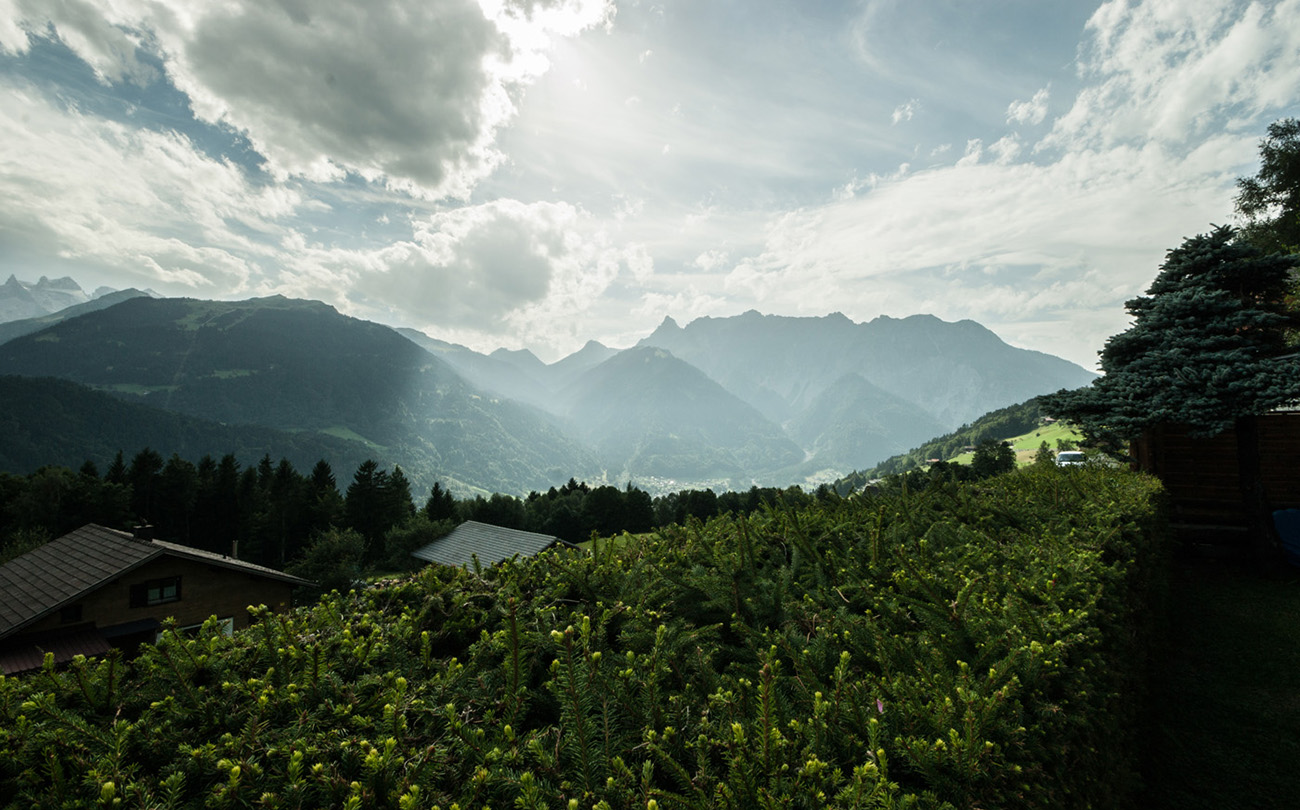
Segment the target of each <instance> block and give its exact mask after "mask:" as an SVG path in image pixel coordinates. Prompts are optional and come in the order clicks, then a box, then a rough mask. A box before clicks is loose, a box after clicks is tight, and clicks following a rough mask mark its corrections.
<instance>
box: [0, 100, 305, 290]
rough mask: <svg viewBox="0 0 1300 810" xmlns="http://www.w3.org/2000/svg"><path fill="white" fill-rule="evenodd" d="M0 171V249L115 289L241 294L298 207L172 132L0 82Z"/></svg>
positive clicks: (288, 192)
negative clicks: (50, 262) (87, 111)
mask: <svg viewBox="0 0 1300 810" xmlns="http://www.w3.org/2000/svg"><path fill="white" fill-rule="evenodd" d="M0 166H4V167H5V168H4V171H3V172H0V248H3V249H0V253H6V252H8V253H10V255H18V254H20V253H27V252H29V251H30V252H38V251H37V248H38V247H39V253H42V254H45V255H46V256H47V257H48V256H50V255H51V254H56V255H57V258H58V260H60V261H64V262H69V263H74V264H76V265H77V266H78V267H79V268H81V270H79V271H78V275H79V276H83V277H84V275H85V274H86V273H89V274H91V275H93V276H100V277H102V276H103V274H105V273H109V272H111V273H112V274H114V276H115V277H116V282H117V283H116V286H128V285H133V286H141V287H144V286H153V287H155V288H157V289H159V290H160V291H167V290H170V291H172V292H174V293H176V292H180V291H182V290H187V291H189V292H190V294H195V293H207V294H218V295H220V294H226V293H238V292H240V291H246V290H248V289H249V288H250V285H251V284H252V283H254V281H255V277H256V275H257V272H258V270H257V265H258V261H259V259H260V258H261V257H265V256H266V255H268V254H269V253H271V252H272V251H273V250H274V248H273V247H271V246H272V245H273V244H274V243H275V242H276V241H278V240H279V239H280V238H281V236H282V232H283V226H282V225H281V220H283V219H284V218H285V217H289V216H291V215H293V214H294V213H295V211H296V210H297V208H298V207H299V205H300V204H301V198H300V196H299V194H298V193H297V192H296V191H294V190H293V189H289V188H282V187H267V188H255V187H252V186H250V185H249V184H248V182H247V181H246V179H245V178H244V176H243V175H242V173H241V172H240V171H239V170H238V169H237V168H235V167H234V166H232V165H230V164H228V163H224V162H219V161H215V160H212V159H210V158H207V157H205V156H203V155H201V154H200V153H198V152H197V151H196V150H195V149H194V148H193V145H192V144H191V143H190V142H189V141H188V140H187V139H186V138H184V137H182V136H180V135H176V134H174V133H156V132H150V131H147V130H132V129H130V128H128V127H125V126H123V125H121V124H116V123H112V122H106V121H103V120H100V119H95V118H91V117H88V116H84V115H81V114H78V113H76V112H65V111H62V110H56V109H54V108H53V107H51V106H50V105H49V104H48V103H47V102H46V101H45V100H43V99H42V98H40V97H39V96H37V95H35V94H33V93H31V92H29V91H26V90H23V89H20V88H15V87H11V86H6V85H3V84H0ZM35 240H40V241H41V243H42V244H41V245H39V246H37V245H35V244H34V241H35Z"/></svg>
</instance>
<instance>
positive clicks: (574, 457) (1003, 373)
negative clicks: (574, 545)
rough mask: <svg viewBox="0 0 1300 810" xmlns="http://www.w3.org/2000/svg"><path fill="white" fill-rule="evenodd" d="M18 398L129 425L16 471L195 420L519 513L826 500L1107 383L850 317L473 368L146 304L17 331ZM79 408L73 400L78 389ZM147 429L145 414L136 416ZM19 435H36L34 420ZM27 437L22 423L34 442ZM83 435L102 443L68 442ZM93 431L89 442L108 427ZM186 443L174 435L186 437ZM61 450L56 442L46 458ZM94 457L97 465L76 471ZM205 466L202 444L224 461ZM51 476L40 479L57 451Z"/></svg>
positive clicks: (86, 421) (62, 439) (31, 454)
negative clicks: (565, 498) (572, 502)
mask: <svg viewBox="0 0 1300 810" xmlns="http://www.w3.org/2000/svg"><path fill="white" fill-rule="evenodd" d="M0 375H7V376H6V379H5V384H6V386H7V390H9V391H10V394H9V396H11V397H21V394H19V393H18V391H19V389H21V388H23V387H24V386H30V385H32V383H31V382H30V381H31V380H35V379H40V378H56V379H59V380H62V381H64V383H65V384H68V385H75V386H83V387H84V388H85V389H87V390H88V393H87V394H85V395H79V396H70V397H69V396H65V397H64V399H66V400H67V401H68V402H69V403H70V404H68V405H67V406H66V407H65V408H63V409H62V411H63V412H64V416H65V417H66V416H67V414H66V411H67V410H68V409H75V408H77V407H79V406H78V405H77V404H76V403H85V404H84V407H86V408H89V409H92V410H93V409H95V408H98V409H99V410H103V408H102V407H100V406H96V405H94V404H92V403H94V402H95V400H94V397H92V396H91V394H90V393H89V392H99V393H100V394H101V395H110V396H112V397H113V398H115V401H116V402H117V403H119V404H118V405H117V406H116V408H115V410H118V411H123V415H120V416H118V417H115V418H114V419H113V420H103V419H99V420H96V419H93V418H92V417H91V416H90V415H89V413H87V414H85V415H83V416H82V417H80V418H65V419H64V421H63V423H62V424H60V425H58V426H57V427H56V426H55V425H54V424H53V423H51V424H49V425H42V421H43V419H42V416H41V414H39V413H32V412H30V410H29V411H25V412H24V411H22V409H15V410H14V411H11V412H10V414H9V416H8V421H9V422H10V423H11V427H12V430H11V431H10V432H9V434H8V435H9V436H10V437H11V438H8V439H5V440H4V441H5V442H6V443H7V445H12V444H13V443H14V442H15V439H14V438H13V437H16V436H24V437H26V439H25V440H24V441H25V443H26V444H25V449H23V450H22V451H21V452H20V451H19V450H18V449H17V448H16V447H13V446H7V445H6V444H0V461H2V462H3V463H5V464H8V465H10V466H11V469H12V471H13V472H20V473H21V472H27V471H28V469H27V468H26V467H25V466H24V465H31V464H37V463H56V464H64V465H67V466H71V467H75V466H77V465H79V464H80V463H81V461H83V460H86V459H89V460H92V461H94V462H96V463H99V464H105V463H107V461H108V458H106V455H107V456H111V454H112V453H113V452H116V451H117V450H123V451H125V452H127V453H131V452H134V451H135V450H138V449H139V447H140V442H141V441H142V440H143V441H144V442H145V443H146V444H149V445H150V446H153V447H155V449H158V450H160V451H162V452H164V453H165V454H170V453H171V452H187V453H190V454H193V452H194V449H195V448H196V447H198V445H196V444H194V443H192V442H191V443H190V444H188V445H184V446H178V445H177V439H176V437H175V436H174V435H169V434H167V433H166V431H161V432H159V433H157V434H156V436H154V437H151V436H149V435H148V431H145V433H144V434H142V433H141V432H140V431H138V430H120V431H119V429H118V428H117V427H116V425H118V424H123V425H125V424H128V423H137V424H141V425H148V424H151V423H156V424H158V425H159V427H160V428H161V427H162V425H163V424H165V423H166V422H167V420H161V419H157V418H154V417H150V416H147V415H143V414H147V413H150V412H153V413H156V412H158V411H162V412H165V413H167V414H171V415H172V416H171V417H170V418H171V419H173V420H175V419H184V420H189V423H188V424H190V425H191V427H189V428H187V429H188V430H189V431H190V432H191V433H192V434H193V433H195V432H198V433H203V432H205V431H206V432H208V433H209V434H211V435H216V434H220V433H222V432H223V431H224V432H225V433H226V434H229V433H230V432H232V431H238V430H248V431H257V432H258V436H259V438H258V439H257V440H256V441H253V442H240V443H232V444H229V445H228V447H237V446H238V447H242V446H247V447H248V448H249V449H250V450H253V451H254V452H257V453H258V455H257V456H255V457H249V458H242V459H241V461H243V462H244V463H254V462H255V461H256V460H257V459H258V458H260V456H261V455H263V454H269V455H271V456H272V457H281V456H283V457H286V458H291V460H292V461H293V462H294V463H295V464H298V465H300V466H310V463H311V462H310V460H308V459H306V458H304V456H303V454H304V453H312V452H320V453H322V456H321V457H328V458H330V460H331V461H332V462H333V463H335V464H336V465H337V466H339V467H340V468H344V467H350V466H352V464H353V462H354V461H355V460H356V459H365V458H373V459H374V460H376V461H377V462H378V463H380V464H381V465H384V466H386V467H390V466H400V467H401V468H402V469H403V470H404V472H405V473H406V474H407V475H408V476H409V477H410V478H411V480H412V482H413V483H414V484H415V486H416V487H417V489H420V490H427V488H428V487H429V486H430V485H432V483H433V482H435V481H440V482H442V483H443V484H444V486H447V487H448V488H450V489H451V490H453V491H455V492H456V493H457V494H459V495H465V496H472V495H474V494H489V493H492V492H504V493H510V494H523V493H526V492H529V491H532V490H545V489H547V488H548V487H551V486H555V485H558V484H562V483H563V482H564V481H566V480H568V479H569V478H571V477H575V476H576V477H578V478H581V479H584V480H588V481H592V482H598V483H608V484H614V485H622V484H625V483H628V482H632V483H634V484H635V485H636V486H638V487H640V488H642V489H645V490H647V491H650V492H651V493H652V494H663V493H665V492H670V491H677V490H680V489H684V488H711V489H715V490H717V491H724V490H747V489H749V488H750V487H752V486H787V485H792V484H794V485H800V486H812V487H815V486H817V485H818V484H821V483H827V482H831V481H834V480H836V479H838V478H841V477H843V476H845V475H847V474H849V473H851V472H853V471H855V470H862V469H868V468H870V467H872V466H873V465H875V464H877V463H879V462H881V461H882V460H884V459H886V458H888V457H890V456H893V455H896V454H899V453H905V452H907V451H908V450H910V449H911V448H914V447H917V446H919V445H920V444H921V443H922V442H925V441H927V440H929V439H931V438H932V437H934V436H937V435H942V434H943V433H945V432H947V431H950V430H953V429H955V428H957V427H959V426H960V425H962V424H965V423H968V422H970V421H971V420H974V419H977V418H979V417H980V416H982V415H983V414H984V413H986V412H987V411H991V410H995V409H996V408H999V407H1005V406H1007V405H1010V404H1013V403H1017V402H1021V401H1024V400H1026V399H1028V398H1030V397H1033V396H1035V395H1038V394H1042V393H1047V392H1051V391H1055V390H1058V389H1060V388H1074V387H1078V386H1082V385H1085V384H1087V383H1088V382H1089V381H1090V380H1091V379H1092V378H1093V377H1094V375H1093V374H1091V372H1088V371H1086V370H1084V369H1082V368H1080V367H1079V366H1076V365H1074V364H1072V363H1068V362H1067V361H1064V360H1061V359H1059V358H1055V357H1051V356H1049V355H1045V354H1041V353H1038V352H1032V351H1027V350H1024V349H1018V348H1015V347H1012V346H1009V345H1008V344H1006V343H1005V342H1003V341H1002V340H1001V339H999V338H998V337H997V336H996V335H994V334H993V333H992V332H990V331H988V330H987V329H985V328H983V327H982V326H980V325H978V324H975V323H973V322H970V321H963V322H959V323H947V322H944V321H941V320H939V319H938V318H934V317H932V316H925V315H917V316H912V317H909V318H902V319H894V318H877V319H875V320H872V321H870V322H867V323H855V322H853V321H851V320H849V319H848V318H846V317H844V316H843V315H839V314H832V315H828V316H824V317H810V318H790V317H779V316H770V315H761V314H759V313H757V312H752V311H751V312H747V313H745V314H743V315H739V316H735V317H732V318H701V319H698V320H696V321H692V322H691V323H688V324H687V325H686V326H684V327H683V326H679V325H678V324H677V323H676V322H675V321H673V320H672V319H671V318H669V319H665V321H664V322H663V324H661V325H660V327H659V328H658V329H656V330H655V331H654V332H653V333H652V334H650V335H648V336H646V337H645V338H643V339H641V340H640V341H639V342H638V343H637V344H636V345H635V346H633V347H630V348H628V349H624V350H618V349H615V348H611V347H607V346H604V345H602V344H600V343H598V342H596V341H590V342H588V343H587V344H586V345H585V346H584V347H583V348H582V349H581V350H580V351H578V352H575V353H574V354H572V355H569V356H568V357H565V358H562V359H560V360H558V361H556V362H554V363H550V364H547V363H543V362H542V361H541V360H539V359H538V358H537V357H536V356H535V355H533V354H532V353H531V352H528V351H527V350H518V351H508V350H498V351H496V352H493V353H491V354H482V353H479V352H475V351H473V350H471V349H469V348H466V347H464V346H460V345H457V344H452V343H447V342H445V341H440V340H437V339H435V338H432V337H429V336H428V335H424V334H423V333H420V332H417V331H414V330H410V329H400V330H394V329H392V328H389V327H387V326H384V325H381V324H377V323H373V322H368V321H362V320H358V319H356V318H351V317H348V316H345V315H343V314H341V313H339V312H338V311H337V310H335V309H334V308H332V307H330V306H327V305H325V304H322V303H320V302H315V301H305V300H295V299H289V298H284V297H280V296H273V297H270V298H261V299H249V300H245V301H203V300H198V299H163V298H156V297H152V296H149V295H146V294H143V293H137V292H135V291H126V292H123V293H105V294H103V295H101V296H100V297H99V298H97V299H95V300H92V301H82V302H79V303H77V304H74V305H73V306H72V307H71V308H65V309H64V310H59V311H56V312H54V313H46V314H44V315H41V316H40V317H38V318H35V319H17V320H11V321H9V322H7V323H0ZM65 390H71V389H65ZM131 408H147V409H152V410H151V411H141V412H140V414H141V415H138V416H134V417H132V416H127V415H125V414H126V413H127V412H129V411H130V409H131ZM20 414H21V415H20ZM20 420H21V424H19V421H20ZM73 425H81V426H83V427H84V428H85V429H87V430H88V431H89V433H91V434H93V436H90V435H88V436H87V437H86V440H85V441H82V442H78V441H71V440H69V439H70V438H71V434H73V433H75V432H76V430H77V428H75V427H73ZM91 425H93V428H92V427H90V426H91ZM170 429H171V430H172V432H173V433H174V432H175V428H170ZM42 437H44V438H42ZM78 446H82V447H84V448H85V449H84V450H83V451H81V452H82V454H83V455H81V456H79V457H71V455H70V454H75V453H76V452H77V450H76V449H75V448H76V447H78ZM208 446H209V445H203V447H205V448H206V447H208ZM42 447H44V448H47V449H48V453H49V454H50V455H48V456H46V457H41V458H38V457H39V456H40V455H41V450H40V448H42Z"/></svg>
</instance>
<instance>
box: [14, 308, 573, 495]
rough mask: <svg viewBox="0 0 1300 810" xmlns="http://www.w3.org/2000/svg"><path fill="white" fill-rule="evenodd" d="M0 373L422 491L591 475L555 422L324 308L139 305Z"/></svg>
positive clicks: (71, 331) (20, 351)
mask: <svg viewBox="0 0 1300 810" xmlns="http://www.w3.org/2000/svg"><path fill="white" fill-rule="evenodd" d="M0 373H3V374H16V375H23V376H57V377H60V378H63V379H67V380H71V381H73V382H77V383H81V384H84V385H88V386H92V387H95V388H98V389H100V390H104V391H107V392H110V393H113V394H114V395H116V396H118V397H119V398H123V399H125V400H127V401H132V402H137V403H141V404H145V405H150V406H153V407H157V408H162V409H165V410H169V411H174V412H177V413H182V414H185V415H187V416H191V417H197V418H201V419H206V420H209V421H215V422H221V423H225V424H233V425H256V426H259V427H261V428H273V429H276V430H281V431H295V432H305V433H308V434H314V435H317V436H327V437H333V438H336V439H341V440H343V441H345V442H348V443H351V444H352V446H353V448H354V449H353V451H352V453H350V454H349V455H348V457H345V458H339V459H337V460H336V463H345V462H346V460H347V458H355V457H356V455H357V454H364V456H363V457H365V456H370V457H378V458H380V459H382V460H383V461H384V462H385V463H386V464H387V465H401V466H402V467H403V468H404V469H405V470H406V471H407V473H408V474H409V475H410V476H412V477H413V479H415V480H417V481H419V482H420V483H421V484H422V485H423V486H428V485H429V484H431V483H432V481H434V480H442V481H444V482H447V483H451V484H454V485H455V486H456V487H457V488H458V489H460V490H462V491H480V492H493V491H507V492H527V491H528V490H529V489H533V488H545V487H547V486H550V485H551V484H553V483H557V482H560V481H563V480H564V478H565V477H567V476H569V475H573V474H575V473H576V474H579V475H583V476H586V475H589V474H591V473H593V472H594V471H595V470H596V469H597V465H596V463H595V460H594V458H593V457H592V456H591V454H590V453H588V452H587V451H586V450H585V449H584V448H583V447H582V446H581V445H580V444H579V443H578V442H576V441H575V440H573V439H571V438H570V437H569V436H568V435H567V434H566V433H565V432H564V430H563V429H562V428H561V427H560V426H559V425H558V424H557V423H556V420H555V419H554V418H552V417H550V416H548V415H546V414H544V413H542V412H540V411H537V410H535V409H532V408H529V407H527V406H524V405H520V404H518V403H515V402H511V401H507V400H498V399H492V398H489V397H486V396H483V395H481V393H480V392H479V391H477V390H476V389H474V388H472V387H471V386H469V385H468V384H466V383H465V381H464V380H463V379H461V378H460V377H459V376H458V375H456V373H455V372H453V371H452V370H451V369H450V368H449V367H447V366H446V364H444V363H442V362H441V361H439V360H437V359H436V358H434V357H432V356H431V355H430V354H429V353H428V352H425V351H422V350H421V349H419V348H418V347H417V346H415V345H414V344H413V343H411V342H410V341H409V340H406V339H404V338H402V337H401V336H400V335H398V334H397V333H396V332H394V331H393V330H391V329H389V328H388V327H385V326H381V325H379V324H375V323H370V322H367V321H361V320H357V319H355V318H348V317H345V316H343V315H340V314H339V313H338V312H336V311H335V310H334V309H333V308H331V307H328V306H326V305H324V304H321V303H319V302H311V301H294V300H290V299H286V298H282V297H279V296H274V297H271V298H264V299H255V300H252V301H242V302H233V303H232V302H216V301H198V300H193V299H152V298H134V299H131V300H128V301H125V302H123V303H120V304H118V305H116V306H113V307H110V308H108V309H105V310H101V311H97V312H91V313H87V314H84V315H82V316H80V317H77V318H72V319H69V320H67V321H65V322H63V323H60V324H57V325H55V326H53V327H50V328H48V329H45V330H43V331H41V332H39V333H37V334H32V335H27V336H24V337H20V338H17V339H15V340H11V341H9V342H7V343H4V344H3V345H0ZM122 446H123V445H119V447H122ZM164 450H165V451H167V452H176V451H175V450H173V449H172V448H170V447H168V448H164Z"/></svg>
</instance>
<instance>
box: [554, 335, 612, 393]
mask: <svg viewBox="0 0 1300 810" xmlns="http://www.w3.org/2000/svg"><path fill="white" fill-rule="evenodd" d="M616 354H618V349H611V348H609V347H608V346H605V345H604V344H602V343H601V342H600V341H597V340H589V341H587V343H586V345H584V346H583V347H582V348H581V349H578V350H577V351H576V352H574V353H573V354H571V355H569V356H568V357H564V358H562V359H560V360H556V361H555V362H554V363H551V364H550V365H549V366H547V367H546V370H547V374H546V380H547V382H548V383H549V384H550V385H551V387H552V388H555V389H560V388H563V387H564V386H566V385H569V384H570V383H572V382H573V381H574V380H576V379H577V378H578V377H580V376H582V375H583V374H585V373H586V372H588V371H590V370H591V369H593V368H595V367H596V366H598V365H600V364H601V363H603V362H605V361H606V360H608V359H609V358H611V357H613V356H614V355H616Z"/></svg>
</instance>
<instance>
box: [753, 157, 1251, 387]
mask: <svg viewBox="0 0 1300 810" xmlns="http://www.w3.org/2000/svg"><path fill="white" fill-rule="evenodd" d="M999 143H1001V142H999ZM989 150H990V151H994V152H996V151H997V150H996V149H994V148H992V147H990V148H989ZM982 151H983V148H982V146H981V145H980V144H978V143H972V144H968V148H967V157H968V158H970V157H972V156H974V155H978V154H981V153H982ZM1209 151H1210V152H1211V153H1216V152H1217V150H1215V149H1210V150H1209ZM1220 156H1221V155H1218V154H1216V155H1215V158H1216V159H1217V158H1218V157H1220ZM963 161H964V162H959V164H958V165H956V166H951V167H943V168H936V169H929V170H923V171H918V172H913V173H910V174H908V175H906V176H905V177H902V178H900V179H897V180H893V181H890V182H888V183H884V184H881V185H880V186H878V187H876V188H875V189H873V190H872V191H871V192H870V193H866V194H861V195H859V196H857V197H855V198H853V199H849V200H845V201H841V202H837V203H832V204H828V205H826V206H822V207H818V208H812V209H806V210H803V211H799V212H796V213H792V214H787V215H784V216H782V217H778V218H776V219H774V220H773V221H772V223H771V224H770V226H769V232H768V234H767V237H766V244H765V246H764V248H763V250H762V251H761V252H760V253H758V254H756V255H755V256H753V257H751V258H750V259H747V260H744V261H741V262H739V263H738V264H737V266H736V268H735V269H734V270H733V271H732V272H731V273H730V274H729V276H728V280H727V283H728V287H727V289H728V290H729V291H730V292H732V293H733V294H735V295H738V296H745V297H747V298H749V299H751V300H755V301H760V302H763V307H762V308H764V309H765V311H785V312H806V313H816V312H818V311H823V312H829V311H834V310H839V311H842V312H844V313H845V314H847V315H849V316H850V317H855V318H858V319H866V318H870V317H874V316H875V315H878V314H891V315H903V314H909V312H910V311H926V312H932V313H934V314H937V315H939V316H940V317H945V318H948V319H959V318H972V319H974V320H977V321H980V322H981V323H985V324H986V325H989V326H992V327H999V328H1002V331H1004V332H1006V331H1008V327H1014V326H1015V325H1016V324H1018V323H1021V322H1039V321H1044V320H1048V319H1050V320H1069V319H1070V318H1072V317H1073V316H1072V313H1078V312H1091V313H1094V316H1093V317H1092V319H1091V320H1090V321H1089V322H1088V324H1086V325H1085V327H1084V328H1081V330H1080V331H1077V332H1070V333H1066V332H1062V333H1060V334H1056V335H1050V334H1049V335H1045V336H1044V337H1043V340H1042V342H1039V343H1037V344H1036V346H1037V347H1038V348H1042V349H1043V350H1045V351H1051V352H1053V353H1056V354H1059V355H1061V356H1064V357H1069V358H1071V359H1073V360H1075V361H1076V362H1080V363H1084V364H1088V365H1091V363H1092V361H1093V360H1094V359H1095V357H1094V353H1095V351H1096V349H1098V348H1100V346H1101V344H1102V342H1104V339H1105V337H1106V336H1108V335H1110V334H1112V333H1114V332H1115V331H1118V328H1120V327H1121V326H1122V322H1123V318H1124V315H1123V310H1122V302H1123V301H1124V300H1125V299H1126V298H1128V297H1131V296H1132V295H1133V294H1136V293H1138V292H1140V291H1141V290H1142V289H1144V288H1145V287H1146V285H1147V284H1148V283H1149V281H1150V279H1151V278H1152V277H1154V275H1155V272H1156V269H1157V267H1158V266H1159V263H1160V261H1161V260H1162V257H1163V254H1164V252H1165V250H1167V249H1168V248H1171V247H1174V246H1176V245H1177V244H1178V243H1179V242H1180V241H1181V239H1182V238H1183V237H1185V236H1190V235H1192V234H1194V233H1196V232H1197V231H1201V230H1206V229H1208V227H1209V225H1210V223H1211V221H1213V220H1214V218H1215V217H1216V216H1218V215H1220V214H1221V213H1222V212H1223V211H1224V210H1225V208H1226V205H1225V198H1224V191H1223V188H1222V186H1219V185H1216V183H1215V182H1214V180H1215V179H1217V178H1219V177H1220V174H1219V173H1220V172H1222V168H1223V167H1222V165H1221V164H1215V165H1213V167H1212V171H1213V172H1215V173H1214V174H1212V175H1210V177H1209V179H1210V182H1207V178H1206V176H1205V175H1201V174H1197V172H1199V171H1201V170H1202V169H1205V168H1210V163H1211V161H1210V160H1206V161H1204V162H1198V163H1199V165H1196V166H1192V167H1189V166H1188V165H1187V164H1186V162H1185V161H1184V160H1183V159H1182V158H1181V156H1180V155H1177V154H1175V153H1171V152H1169V151H1168V150H1166V149H1164V148H1162V147H1161V146H1159V145H1158V144H1151V145H1148V146H1146V147H1144V148H1142V149H1116V150H1111V151H1108V152H1104V153H1080V154H1072V155H1067V156H1065V157H1063V158H1062V159H1061V160H1059V161H1057V162H1056V163H1053V164H1049V165H1045V166H1034V165H1028V164H1014V163H1003V162H995V163H980V162H978V161H975V160H967V159H966V158H963ZM1135 223H1141V225H1142V227H1134V224H1135ZM1095 313H1101V315H1096V314H1095ZM1011 331H1014V330H1011Z"/></svg>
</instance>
